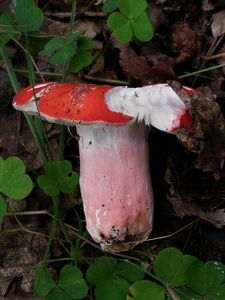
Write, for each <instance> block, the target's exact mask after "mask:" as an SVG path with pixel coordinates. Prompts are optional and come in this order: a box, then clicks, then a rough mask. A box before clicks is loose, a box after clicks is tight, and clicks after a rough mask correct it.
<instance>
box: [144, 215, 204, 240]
mask: <svg viewBox="0 0 225 300" xmlns="http://www.w3.org/2000/svg"><path fill="white" fill-rule="evenodd" d="M199 220H200V219H199V218H197V219H196V220H194V221H193V222H191V223H189V224H187V225H185V226H184V227H182V228H180V229H178V230H176V231H175V232H173V233H171V234H168V235H163V236H158V237H155V238H152V239H148V240H146V241H145V242H151V241H157V240H163V239H167V238H171V237H173V236H174V235H176V234H178V233H179V232H181V231H183V230H185V229H186V228H188V227H189V226H191V225H193V224H194V223H196V222H198V221H199Z"/></svg>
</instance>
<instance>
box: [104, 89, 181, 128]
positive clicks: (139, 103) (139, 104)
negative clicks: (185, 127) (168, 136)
mask: <svg viewBox="0 0 225 300" xmlns="http://www.w3.org/2000/svg"><path fill="white" fill-rule="evenodd" d="M105 99H106V104H107V105H108V108H109V109H110V110H111V111H115V112H120V113H123V114H124V115H128V116H131V117H134V118H136V119H137V121H139V122H141V121H144V123H145V124H146V125H150V124H151V125H152V126H154V127H156V128H158V129H159V130H162V131H166V132H173V130H174V129H176V128H179V127H180V119H181V117H182V116H183V115H185V113H186V112H187V108H186V106H185V105H184V103H183V102H182V101H181V99H180V98H179V97H178V95H177V94H176V93H175V92H174V91H173V89H172V88H171V87H170V86H168V85H167V84H156V85H149V86H144V87H141V88H128V87H116V88H113V89H111V90H109V91H108V92H107V93H106V95H105Z"/></svg>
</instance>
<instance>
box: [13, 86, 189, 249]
mask: <svg viewBox="0 0 225 300" xmlns="http://www.w3.org/2000/svg"><path fill="white" fill-rule="evenodd" d="M34 95H35V97H34ZM35 99H36V100H37V101H36V100H35ZM13 106H14V107H15V108H16V109H19V110H23V111H26V112H28V113H31V114H35V113H37V106H38V110H39V113H40V115H41V117H42V118H43V119H45V120H47V121H49V122H52V123H58V124H66V125H68V126H76V129H77V133H78V135H79V136H80V138H79V151H80V188H81V194H82V199H83V205H84V212H85V217H86V224H87V230H88V231H89V233H90V235H91V236H92V238H93V239H94V240H95V241H96V242H98V243H100V244H101V246H102V248H103V249H105V250H107V251H110V252H120V251H125V250H129V249H132V248H133V247H134V246H135V245H137V244H139V243H141V242H143V241H144V240H146V239H147V237H148V235H149V233H150V232H151V230H152V218H153V193H152V186H151V178H150V170H149V163H148V161H149V152H148V144H147V140H146V137H147V132H148V127H147V126H145V124H144V122H145V123H147V124H152V125H154V126H155V127H157V128H159V129H160V130H164V131H168V132H172V131H174V130H175V129H177V128H179V127H182V126H185V125H189V124H190V118H189V117H188V113H187V109H186V108H185V105H184V104H183V102H182V101H181V100H180V99H179V97H178V96H177V95H176V94H175V92H173V90H172V89H171V88H170V87H169V86H167V85H164V84H161V85H154V86H147V87H143V88H136V89H132V88H125V87H119V88H113V87H111V86H99V85H93V84H83V83H56V82H52V83H51V82H46V83H39V84H36V85H34V86H33V87H31V86H30V87H27V88H25V89H23V90H21V91H20V92H19V93H18V94H17V95H16V96H15V97H14V99H13ZM137 121H140V122H137ZM143 121H144V122H143Z"/></svg>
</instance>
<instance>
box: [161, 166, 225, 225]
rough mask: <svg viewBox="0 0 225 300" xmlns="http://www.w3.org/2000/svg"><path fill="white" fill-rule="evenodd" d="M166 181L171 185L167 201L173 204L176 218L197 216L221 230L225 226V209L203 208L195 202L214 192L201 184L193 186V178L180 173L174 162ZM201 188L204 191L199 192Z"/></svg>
mask: <svg viewBox="0 0 225 300" xmlns="http://www.w3.org/2000/svg"><path fill="white" fill-rule="evenodd" d="M165 179H166V181H167V183H168V184H169V185H170V188H169V194H168V195H167V199H168V200H169V202H170V203H171V204H172V206H173V209H174V212H175V214H176V216H178V217H180V218H183V217H185V216H197V217H199V218H200V219H202V220H205V221H207V222H209V223H211V224H212V225H214V226H215V227H216V228H221V227H223V226H224V225H225V209H224V208H221V209H211V208H209V209H207V208H206V205H202V204H201V206H202V207H201V206H199V204H197V202H196V201H195V202H194V201H193V200H194V199H195V198H196V197H197V198H198V197H202V198H205V197H206V194H208V193H209V194H211V193H214V192H213V191H208V190H204V188H203V186H201V184H200V182H199V186H198V188H197V187H196V186H194V185H192V182H191V180H192V178H187V173H186V174H185V171H178V170H177V168H176V166H175V165H174V163H173V162H172V160H169V161H168V168H167V172H166V177H165ZM199 188H200V189H201V188H202V190H201V191H199ZM213 188H214V187H213ZM199 195H200V196H199ZM207 197H212V195H208V196H207ZM203 200H204V199H203ZM212 200H213V199H211V202H212ZM204 202H205V201H203V204H204Z"/></svg>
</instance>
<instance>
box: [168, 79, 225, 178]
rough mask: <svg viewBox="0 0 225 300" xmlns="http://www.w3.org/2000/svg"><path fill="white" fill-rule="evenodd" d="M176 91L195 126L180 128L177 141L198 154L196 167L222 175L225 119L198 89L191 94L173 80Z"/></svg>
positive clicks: (216, 106) (217, 106) (224, 154)
mask: <svg viewBox="0 0 225 300" xmlns="http://www.w3.org/2000/svg"><path fill="white" fill-rule="evenodd" d="M170 84H171V87H172V88H173V90H174V91H175V92H176V93H177V94H178V96H179V97H180V99H181V100H182V101H183V102H184V103H185V105H186V107H187V108H188V110H189V112H190V114H191V118H192V120H193V124H192V128H191V129H190V128H189V129H180V130H178V132H177V134H176V135H177V138H178V140H179V141H180V142H181V143H182V144H183V145H184V146H185V147H186V148H187V149H188V150H189V151H192V152H195V153H197V154H198V156H197V158H196V160H195V163H194V166H195V167H196V168H199V169H201V170H202V171H205V172H212V174H213V175H214V177H215V178H219V177H220V176H221V167H223V166H222V165H223V162H224V159H225V120H224V118H223V115H222V113H221V110H220V107H219V105H218V103H217V102H215V101H212V100H211V99H210V98H208V97H205V96H204V95H203V94H202V93H200V92H197V91H195V92H194V93H193V95H191V96H190V95H188V94H187V93H185V92H183V91H182V90H181V88H182V86H181V85H180V84H179V83H177V82H170Z"/></svg>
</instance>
